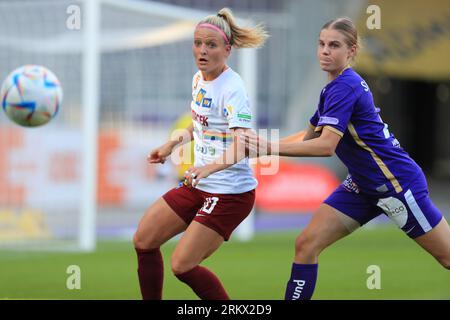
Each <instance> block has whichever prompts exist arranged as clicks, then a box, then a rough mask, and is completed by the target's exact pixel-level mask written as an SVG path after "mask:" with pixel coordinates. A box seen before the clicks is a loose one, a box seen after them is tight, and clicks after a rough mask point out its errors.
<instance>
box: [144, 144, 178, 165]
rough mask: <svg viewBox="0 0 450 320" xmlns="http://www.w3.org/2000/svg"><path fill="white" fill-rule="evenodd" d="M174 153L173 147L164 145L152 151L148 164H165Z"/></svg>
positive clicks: (148, 157)
mask: <svg viewBox="0 0 450 320" xmlns="http://www.w3.org/2000/svg"><path fill="white" fill-rule="evenodd" d="M171 153H172V147H170V146H169V145H167V144H164V145H162V146H160V147H158V148H156V149H153V150H152V151H150V153H149V154H148V156H147V161H148V163H164V162H166V159H167V157H168V156H170V154H171Z"/></svg>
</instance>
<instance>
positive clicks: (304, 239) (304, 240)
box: [295, 232, 319, 255]
mask: <svg viewBox="0 0 450 320" xmlns="http://www.w3.org/2000/svg"><path fill="white" fill-rule="evenodd" d="M295 252H296V253H297V254H300V253H301V254H306V255H315V254H318V252H319V248H318V246H317V241H316V239H315V237H314V236H313V235H312V234H311V233H309V232H302V233H301V234H300V235H299V236H298V237H297V239H296V240H295Z"/></svg>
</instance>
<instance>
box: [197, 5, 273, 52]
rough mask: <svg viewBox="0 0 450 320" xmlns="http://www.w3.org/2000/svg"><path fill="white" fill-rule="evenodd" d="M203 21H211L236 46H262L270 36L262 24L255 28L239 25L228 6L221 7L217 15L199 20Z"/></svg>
mask: <svg viewBox="0 0 450 320" xmlns="http://www.w3.org/2000/svg"><path fill="white" fill-rule="evenodd" d="M202 23H209V24H212V25H215V26H216V27H218V28H220V29H221V30H222V31H223V32H224V33H225V35H226V36H227V38H228V41H229V43H230V44H231V45H232V46H233V47H235V48H259V47H262V46H263V45H264V42H265V41H266V39H267V37H268V36H269V34H268V33H267V31H266V30H265V29H264V27H263V25H261V24H258V25H256V26H255V27H253V28H243V27H240V26H238V25H237V23H236V19H235V18H234V16H233V13H232V12H231V10H230V9H228V8H223V9H221V10H220V11H219V12H218V13H217V15H210V16H207V17H206V18H204V19H203V20H202V21H200V22H199V24H202Z"/></svg>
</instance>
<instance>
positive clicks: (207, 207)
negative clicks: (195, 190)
mask: <svg viewBox="0 0 450 320" xmlns="http://www.w3.org/2000/svg"><path fill="white" fill-rule="evenodd" d="M217 202H219V198H218V197H211V198H206V201H205V204H204V205H203V208H202V209H201V211H203V212H206V213H211V212H212V211H213V210H214V207H215V206H216V204H217Z"/></svg>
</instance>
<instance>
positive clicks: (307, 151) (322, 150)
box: [270, 126, 342, 157]
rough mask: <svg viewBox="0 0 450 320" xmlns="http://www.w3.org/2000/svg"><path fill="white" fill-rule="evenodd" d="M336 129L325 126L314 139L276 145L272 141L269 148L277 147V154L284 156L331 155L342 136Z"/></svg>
mask: <svg viewBox="0 0 450 320" xmlns="http://www.w3.org/2000/svg"><path fill="white" fill-rule="evenodd" d="M336 131H337V130H333V129H332V128H330V127H327V126H325V127H324V128H323V129H322V133H321V134H320V136H319V137H318V138H316V139H310V140H304V141H301V142H297V143H279V144H278V145H274V144H273V143H272V146H271V147H272V148H271V149H272V150H273V149H274V148H278V154H279V155H280V156H285V157H331V156H332V155H334V152H335V150H336V147H337V145H338V143H339V141H340V140H341V138H342V137H341V135H339V134H337V133H336ZM272 150H270V151H272ZM270 153H271V152H270Z"/></svg>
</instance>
